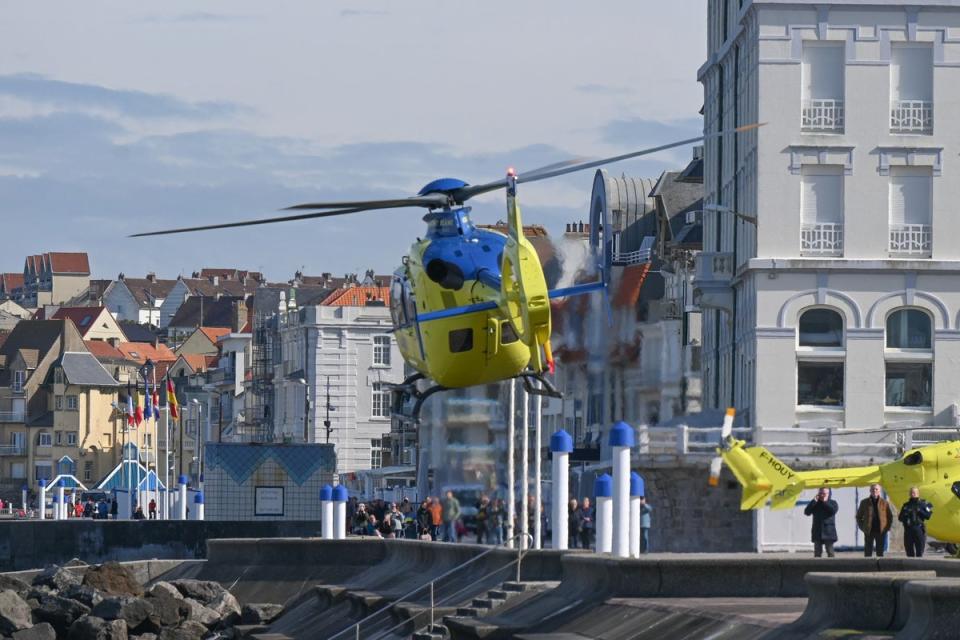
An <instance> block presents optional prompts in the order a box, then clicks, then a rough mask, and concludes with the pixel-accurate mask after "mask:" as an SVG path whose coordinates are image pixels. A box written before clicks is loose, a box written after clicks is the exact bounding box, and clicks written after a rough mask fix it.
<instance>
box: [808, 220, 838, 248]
mask: <svg viewBox="0 0 960 640" xmlns="http://www.w3.org/2000/svg"><path fill="white" fill-rule="evenodd" d="M800 254H801V255H805V256H842V255H843V223H842V222H818V223H815V224H805V225H803V226H802V227H801V228H800Z"/></svg>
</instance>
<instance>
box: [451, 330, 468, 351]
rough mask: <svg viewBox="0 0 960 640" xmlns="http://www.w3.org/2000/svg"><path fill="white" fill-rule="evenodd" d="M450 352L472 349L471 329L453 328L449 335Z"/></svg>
mask: <svg viewBox="0 0 960 640" xmlns="http://www.w3.org/2000/svg"><path fill="white" fill-rule="evenodd" d="M449 343H450V353H465V352H467V351H470V350H471V349H473V329H471V328H467V329H454V330H453V331H451V332H450V335H449Z"/></svg>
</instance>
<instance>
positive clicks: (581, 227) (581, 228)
mask: <svg viewBox="0 0 960 640" xmlns="http://www.w3.org/2000/svg"><path fill="white" fill-rule="evenodd" d="M578 231H579V232H580V233H583V220H581V221H580V228H579V229H578Z"/></svg>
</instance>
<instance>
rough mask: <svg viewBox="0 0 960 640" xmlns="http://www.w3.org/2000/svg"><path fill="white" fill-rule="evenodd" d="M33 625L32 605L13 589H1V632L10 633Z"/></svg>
mask: <svg viewBox="0 0 960 640" xmlns="http://www.w3.org/2000/svg"><path fill="white" fill-rule="evenodd" d="M32 626H33V616H32V615H31V612H30V605H28V604H27V603H26V602H25V601H24V600H23V598H21V597H20V596H18V595H17V594H16V593H15V592H13V591H10V590H7V591H0V633H6V634H10V633H13V632H14V631H20V630H21V629H29V628H30V627H32Z"/></svg>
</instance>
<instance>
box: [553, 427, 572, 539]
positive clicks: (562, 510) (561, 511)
mask: <svg viewBox="0 0 960 640" xmlns="http://www.w3.org/2000/svg"><path fill="white" fill-rule="evenodd" d="M571 451H573V438H571V437H570V434H569V433H567V432H566V431H564V430H563V429H560V431H557V432H556V433H555V434H553V435H552V436H550V453H551V455H552V456H553V463H552V473H551V475H550V477H551V479H552V481H553V496H552V501H553V502H552V505H551V509H550V511H551V513H550V521H551V522H552V523H553V534H552V537H553V540H552V546H553V548H554V549H560V550H563V549H566V548H567V540H568V537H569V529H570V527H569V514H568V513H567V508H568V507H567V502H569V487H568V485H569V480H568V478H569V471H570V452H571Z"/></svg>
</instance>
